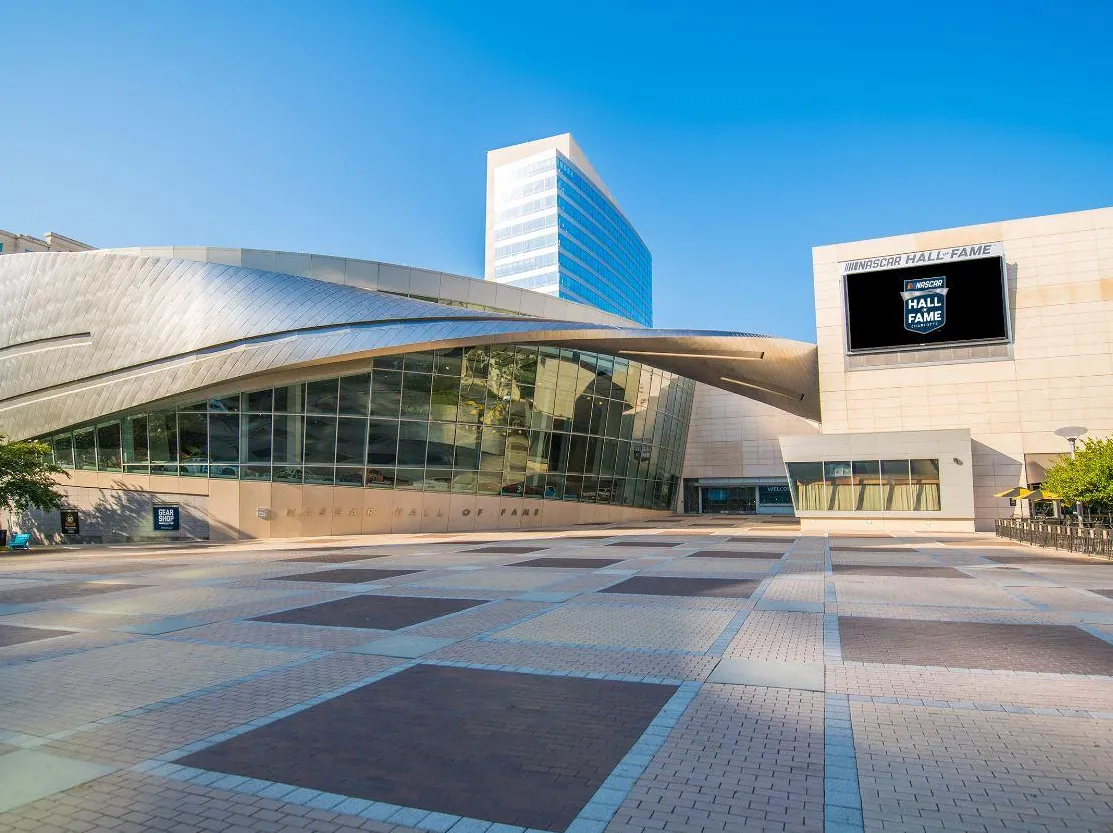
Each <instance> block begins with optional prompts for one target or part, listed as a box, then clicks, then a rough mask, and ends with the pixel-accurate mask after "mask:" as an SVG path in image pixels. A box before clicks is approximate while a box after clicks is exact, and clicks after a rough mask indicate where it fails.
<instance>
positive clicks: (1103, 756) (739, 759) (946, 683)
mask: <svg viewBox="0 0 1113 833" xmlns="http://www.w3.org/2000/svg"><path fill="white" fill-rule="evenodd" d="M695 520H699V519H695ZM695 520H693V519H691V518H680V519H676V520H671V521H669V522H667V523H660V524H654V523H650V524H641V523H631V524H628V525H625V526H623V527H622V528H613V529H606V530H604V532H605V534H607V535H610V536H612V540H619V539H620V538H622V537H624V536H625V537H626V538H630V537H634V538H636V539H638V540H645V541H654V540H656V541H665V540H667V541H673V542H675V543H676V544H677V546H676V547H675V548H672V549H668V548H652V547H645V548H639V547H607V546H602V545H601V544H602V542H600V541H590V540H581V541H577V540H576V539H575V538H560V537H544V536H545V534H544V533H537V532H534V533H528V534H527V533H522V532H509V533H501V532H485V533H476V534H475V535H474V536H473V537H474V538H475V539H476V540H480V539H482V540H495V539H498V540H500V541H505V542H506V543H516V544H519V545H526V546H529V545H539V546H544V547H546V549H545V551H544V552H543V553H542V552H539V553H537V555H544V556H550V557H551V556H559V555H561V554H564V555H576V556H580V557H582V556H586V555H598V556H600V557H606V558H616V557H620V558H622V559H624V560H623V561H622V562H621V563H620V564H615V565H613V566H612V567H610V568H607V569H605V570H587V569H583V570H580V569H577V568H570V569H563V570H544V569H540V568H538V569H530V568H528V567H524V568H523V567H515V568H508V567H503V566H501V565H504V564H507V563H509V562H511V561H518V560H521V559H522V557H521V556H517V555H509V554H484V553H476V552H470V551H469V550H471V549H474V548H475V547H476V546H477V544H476V543H475V541H468V540H458V541H454V542H453V543H451V544H444V543H443V542H442V541H443V540H444V536H417V535H410V536H406V535H393V536H383V537H382V538H381V539H375V541H376V542H379V541H381V542H383V543H385V544H387V545H388V546H385V547H384V546H374V547H369V546H362V547H352V546H350V544H354V543H362V542H365V541H367V540H368V539H352V540H351V541H350V542H340V541H338V542H337V544H336V545H334V546H329V547H314V546H312V545H307V544H306V543H304V542H303V543H299V542H265V543H264V542H252V543H251V544H246V543H245V544H238V545H231V546H221V547H209V548H206V549H204V550H201V551H198V550H194V549H191V548H189V547H179V548H175V549H173V550H160V551H154V550H151V549H150V548H147V549H143V548H131V549H128V548H116V549H111V550H108V549H104V550H97V549H89V550H87V551H82V554H81V556H80V558H78V557H75V556H73V555H71V554H69V553H67V554H66V555H64V556H58V557H55V556H52V555H49V554H43V555H39V556H36V558H35V559H34V560H33V561H32V560H29V559H18V558H17V559H12V560H11V561H10V562H8V563H6V564H5V569H6V572H5V575H4V577H0V586H11V587H17V586H27V585H29V584H31V583H33V582H37V581H44V582H72V581H75V580H89V579H92V577H96V579H97V580H100V581H104V580H105V577H106V576H110V575H111V576H115V575H117V574H118V579H117V580H118V581H121V582H130V583H135V584H145V585H150V586H149V587H146V588H140V589H134V590H130V591H121V592H120V593H119V594H112V595H111V596H106V597H96V596H85V597H80V596H79V597H73V598H70V599H61V600H57V601H50V600H47V601H45V602H43V603H41V604H36V605H33V606H27V605H23V606H15V607H12V606H9V607H8V608H5V609H3V610H0V613H3V614H6V615H2V616H0V625H5V624H10V625H17V626H21V627H42V628H61V629H68V630H75V631H78V633H75V634H73V635H71V636H66V637H59V638H57V639H49V640H42V641H39V642H27V643H22V644H16V645H11V646H8V647H4V648H0V695H2V696H0V796H3V795H4V793H3V787H4V785H3V782H4V780H5V776H4V770H3V767H4V762H5V761H9V763H8V764H7V766H8V768H9V770H12V769H13V764H15V765H18V766H16V767H15V769H16V770H18V772H17V773H16V776H15V777H12V778H9V779H8V780H10V782H11V783H10V784H9V791H16V790H17V789H22V790H23V792H22V795H24V797H25V798H26V799H27V800H26V802H25V803H20V804H19V805H18V806H15V805H13V804H11V803H9V804H3V803H2V802H0V830H5V831H6V830H9V829H10V830H13V831H35V833H38V832H39V831H48V830H66V831H74V833H83V831H92V830H95V831H109V830H111V831H114V833H122V831H136V832H137V833H142V831H167V833H170V832H171V831H173V833H185V831H187V830H188V831H207V830H212V831H221V832H222V833H223V832H224V831H229V832H230V831H237V833H274V832H275V831H278V833H287V832H289V833H292V831H295V830H298V831H303V830H309V831H320V833H328V831H349V830H357V829H359V830H376V831H382V833H386V831H390V830H406V829H411V828H405V827H399V826H397V823H398V822H406V823H408V824H419V825H420V826H421V827H422V828H426V829H429V830H439V829H452V830H454V831H456V833H469V831H471V830H472V829H473V828H474V829H475V830H480V829H483V830H484V833H511V830H510V828H506V827H505V826H504V827H499V826H496V827H493V828H490V829H487V828H488V825H487V823H486V822H479V821H474V820H469V819H457V818H456V817H454V816H450V815H448V814H445V813H430V812H429V810H428V808H404V809H403V810H402V811H398V810H397V809H392V810H391V811H390V813H391V814H392V817H393V818H394V823H392V822H390V821H383V820H382V819H383V818H385V816H383V815H382V808H383V807H384V806H385V805H378V804H375V803H374V802H368V801H364V800H362V799H353V798H351V797H349V796H346V795H334V796H331V797H330V796H328V795H325V794H321V793H317V792H315V791H313V790H308V789H292V788H291V787H290V786H288V785H286V786H282V785H277V786H276V785H271V784H269V783H266V782H260V783H258V784H256V785H255V790H254V794H248V793H249V792H251V790H248V789H246V788H245V787H244V786H243V784H242V783H239V782H240V781H242V779H241V778H239V777H238V776H233V775H226V774H223V773H202V777H201V778H200V780H195V781H190V782H187V781H183V780H168V779H167V778H163V777H159V776H158V775H156V774H154V771H156V770H158V768H159V767H170V769H171V770H173V768H174V767H175V766H176V765H175V764H172V763H170V764H168V763H166V760H172V759H175V758H176V757H177V756H179V755H181V754H184V750H190V749H200V748H206V747H208V746H211V745H213V744H215V743H217V742H219V740H220V739H223V738H226V737H229V736H232V735H238V734H240V733H243V732H245V731H247V730H248V729H250V728H251V727H253V726H257V725H261V724H262V723H265V722H267V721H272V720H274V719H276V716H282V715H285V714H291V713H294V712H298V711H301V710H303V709H305V708H306V707H307V706H309V705H311V704H313V703H317V702H321V701H322V700H324V699H329V698H331V697H334V696H337V695H338V694H340V693H342V692H346V691H350V690H352V689H353V688H355V687H358V686H361V685H366V684H368V683H369V682H370V684H374V683H373V682H371V681H373V680H376V679H379V678H380V677H381V676H382V675H389V674H394V673H396V672H397V671H398V670H399V669H402V668H405V667H409V666H410V665H414V664H420V663H436V664H445V665H455V666H466V667H470V668H475V669H492V670H493V669H500V670H506V671H514V672H516V673H524V674H541V675H555V676H564V675H574V676H587V677H594V678H604V677H605V678H608V679H613V680H622V681H629V682H642V683H658V684H669V685H677V684H681V683H685V682H686V683H687V684H688V686H689V688H688V691H690V692H691V694H692V695H693V696H694V699H692V700H691V701H690V702H689V701H688V700H687V699H684V702H683V704H682V705H680V706H677V707H675V708H674V711H673V713H672V714H671V715H670V716H669V720H668V721H665V722H666V723H667V724H668V726H672V720H674V719H675V720H676V721H677V722H676V723H675V727H674V728H671V729H669V728H668V726H664V727H663V728H660V729H659V730H657V733H656V734H654V733H653V732H649V733H648V734H647V736H646V737H644V738H643V741H644V742H643V744H642V746H639V747H638V748H639V749H645V750H647V751H644V752H642V753H638V754H633V755H632V756H631V757H630V758H629V759H628V760H626V761H625V762H624V763H623V764H622V765H621V766H620V767H619V768H617V769H616V770H614V772H612V774H611V777H610V778H609V779H608V780H607V782H606V786H605V787H604V788H601V789H600V792H599V793H598V795H597V796H596V798H595V799H593V800H592V801H591V802H590V803H589V805H587V806H586V807H585V809H584V811H583V814H582V815H581V817H580V818H578V819H577V821H575V822H574V823H573V824H572V825H571V826H570V827H569V829H568V833H600V831H602V830H603V829H604V828H605V829H607V830H608V831H611V833H618V831H622V833H633V831H635V830H637V831H645V830H664V831H678V832H679V831H683V833H714V831H735V830H743V829H745V830H750V829H754V830H776V831H782V833H783V831H805V830H807V831H820V830H826V833H849V831H862V830H863V826H864V830H865V831H869V833H879V831H894V832H895V831H910V832H912V831H914V832H915V833H929V831H930V833H938V831H941V830H943V831H949V830H958V831H979V833H987V831H1006V830H1007V831H1014V830H1017V831H1028V830H1032V831H1037V830H1038V831H1041V833H1047V831H1057V830H1079V831H1098V830H1101V831H1106V833H1109V831H1110V830H1113V827H1109V824H1110V821H1111V820H1113V804H1111V801H1113V783H1111V782H1113V775H1111V774H1110V773H1113V754H1111V753H1110V749H1113V736H1111V734H1110V732H1111V731H1113V675H1111V676H1080V675H1064V674H1045V673H1031V672H1017V671H1007V670H1006V671H980V670H970V669H948V668H927V667H917V666H909V665H896V664H893V665H880V664H863V663H855V662H844V661H842V660H841V658H840V651H839V645H838V642H839V634H838V628H837V616H847V615H855V616H870V617H877V618H883V619H902V620H913V621H917V620H922V621H937V620H942V621H954V622H964V621H966V622H997V623H1023V624H1058V625H1064V624H1066V625H1079V626H1085V627H1086V628H1087V629H1088V630H1089V632H1090V633H1092V634H1095V635H1100V636H1102V637H1103V638H1105V639H1107V641H1113V600H1109V599H1106V598H1104V597H1102V596H1099V595H1097V594H1094V593H1090V592H1087V589H1090V588H1097V589H1101V588H1110V587H1113V578H1111V576H1113V568H1110V567H1104V566H1090V565H1086V564H1069V563H1064V564H1051V565H1022V564H1015V565H996V566H995V565H993V564H991V563H990V562H988V561H987V560H986V559H985V558H984V557H983V556H985V555H991V554H994V553H1006V552H1008V553H1026V554H1034V553H1035V552H1037V551H1034V550H1030V549H1023V548H1018V547H1012V548H1005V549H999V550H993V549H991V548H988V547H982V546H966V545H963V546H957V545H956V546H944V545H938V544H936V543H934V540H933V539H932V540H929V539H919V538H916V537H915V536H908V538H909V541H908V542H907V543H908V544H910V547H909V548H907V549H904V550H900V551H897V550H895V549H894V547H896V546H898V545H899V544H901V543H902V540H901V539H896V538H891V537H866V538H860V539H859V540H857V541H855V540H853V539H849V538H840V539H837V540H834V539H832V541H830V542H829V541H828V539H827V538H826V537H825V536H816V535H809V536H799V537H796V536H794V535H789V534H785V535H784V540H783V541H777V542H774V543H771V544H767V545H763V544H761V543H760V542H755V543H753V544H751V543H749V542H729V541H727V538H728V537H730V536H731V535H757V534H760V535H765V534H768V533H769V529H768V528H765V529H763V528H762V524H760V523H758V522H756V521H755V522H751V521H747V523H746V524H745V525H746V526H752V527H753V529H751V530H748V531H743V530H742V529H740V528H733V529H732V528H729V527H724V528H723V529H721V530H719V529H715V530H713V531H712V530H711V529H707V528H701V529H695V528H693V527H692V524H693V523H694V522H695ZM704 522H706V520H705V521H704ZM657 527H659V529H658V528H657ZM794 538H795V543H793V539H794ZM829 543H835V544H837V545H839V546H861V547H869V548H870V549H867V550H859V551H836V552H834V553H830V550H829V549H828V544H829ZM763 546H766V547H768V549H769V552H770V554H771V555H780V553H781V552H784V551H785V550H787V553H786V554H785V556H784V558H783V559H781V560H780V561H772V560H762V559H733V560H729V559H710V558H688V557H686V556H687V555H688V554H689V553H691V552H693V551H695V550H708V549H715V548H722V549H724V550H747V551H754V550H755V549H761V548H762V547H763ZM774 551H775V552H774ZM329 552H337V553H341V552H358V553H360V554H365V555H367V556H368V557H369V558H370V557H371V556H372V555H380V554H382V553H384V552H385V553H388V555H387V557H385V558H375V559H374V560H373V561H367V562H364V566H368V567H376V568H394V567H397V568H401V569H420V568H426V569H428V570H430V572H425V573H422V574H420V575H419V574H415V575H413V576H404V577H401V578H400V579H399V580H398V582H397V584H392V585H389V586H388V585H387V584H379V585H375V586H373V587H363V588H358V589H357V588H353V587H334V588H321V587H311V586H304V587H302V586H298V585H297V584H295V583H283V584H279V585H277V586H276V583H275V582H268V581H267V579H269V578H272V577H274V576H281V575H292V574H296V573H299V572H303V571H304V572H316V571H318V570H321V569H326V568H332V567H334V566H335V565H322V564H314V563H310V562H290V561H288V560H285V559H289V558H292V557H294V556H295V555H306V554H311V555H312V554H322V553H329ZM825 559H828V560H827V561H826V562H825ZM830 562H834V563H835V564H875V565H918V566H940V567H941V566H955V567H959V568H963V569H965V570H966V571H967V572H968V574H969V575H970V576H971V578H970V579H962V580H956V579H933V578H908V577H894V576H870V575H864V574H862V575H841V576H839V575H836V576H832V575H831V573H830V568H829V567H828V566H825V565H826V564H829V563H830ZM136 567H139V568H140V569H138V570H135V569H134V568H136ZM1012 567H1015V568H1016V569H1010V568H1012ZM81 570H86V571H87V575H85V579H82V576H83V575H84V574H82V572H81ZM630 575H656V576H661V575H676V576H700V577H708V578H712V577H719V578H743V577H750V578H755V579H759V580H762V584H761V586H760V588H759V589H758V590H757V591H756V592H755V593H754V598H753V599H751V600H747V599H719V598H690V597H654V596H636V595H619V594H607V593H599V592H597V591H599V590H603V589H605V588H606V587H607V586H609V585H610V584H613V583H615V582H617V581H620V580H621V579H622V578H624V577H627V576H630ZM75 577H76V578H75ZM364 592H370V593H371V594H372V595H399V596H409V597H457V598H469V599H477V600H484V601H487V603H486V604H483V605H481V606H478V607H475V608H472V609H470V610H467V611H464V612H462V613H459V614H455V615H452V616H448V617H444V618H441V619H436V620H433V621H429V622H425V623H421V624H417V625H414V626H412V627H409V628H406V629H404V630H403V631H401V632H398V633H387V632H383V631H378V632H376V631H366V630H364V631H360V630H357V629H353V628H324V627H311V626H299V625H277V624H272V623H265V622H254V621H246V620H247V619H248V618H249V617H251V616H255V615H259V614H263V613H269V612H273V611H277V610H284V609H288V608H293V607H300V606H305V605H310V604H316V603H320V602H323V601H327V600H330V599H336V598H343V597H344V596H346V595H350V594H355V593H364ZM507 596H509V597H510V598H503V597H507ZM825 614H826V615H825ZM825 624H826V625H827V628H826V630H825V627H824V625H825ZM377 637H378V638H377ZM825 638H826V643H827V644H826V646H825ZM825 647H826V648H827V651H826V662H824V658H825V650H824V649H825ZM887 661H892V660H887ZM720 680H721V681H723V682H719V681H720ZM21 755H22V756H23V757H22V758H20V757H19V756H21ZM33 756H38V757H33ZM47 759H49V760H50V761H53V762H55V763H54V765H53V767H54V768H53V770H52V772H51V774H48V776H46V777H39V775H37V774H36V775H35V777H34V779H32V780H34V781H35V783H36V784H38V783H41V786H40V787H39V789H41V790H43V793H42V796H41V797H39V798H37V799H36V797H35V793H34V792H33V791H28V790H26V789H23V788H17V786H16V783H17V781H18V779H19V778H23V779H24V781H26V780H28V779H27V777H26V776H27V774H35V773H41V772H42V771H43V770H42V769H41V767H40V768H38V769H36V765H35V763H34V761H35V760H38V761H40V762H41V761H43V760H47ZM160 759H161V760H160ZM20 761H24V762H25V763H24V764H20ZM116 767H134V770H119V771H117V770H116V769H115V768H116ZM52 779H53V780H52ZM67 779H70V780H67ZM86 779H91V780H86ZM216 782H220V783H221V784H223V785H225V786H228V787H229V789H236V790H237V791H235V792H230V791H228V790H222V789H218V788H216V787H214V786H213V785H214V784H215V783H216ZM237 784H238V786H237ZM338 789H341V790H342V787H338ZM268 796H271V797H268ZM4 807H8V808H9V809H7V810H6V811H5V810H4V809H3V808H4ZM345 808H346V809H348V810H353V811H358V812H359V813H360V815H356V814H355V813H354V812H353V813H345V812H342V811H343V810H344V809H345ZM376 813H379V816H378V817H376V816H375V814H376ZM825 814H826V815H825ZM453 825H455V827H453ZM516 833H525V831H521V830H518V831H516Z"/></svg>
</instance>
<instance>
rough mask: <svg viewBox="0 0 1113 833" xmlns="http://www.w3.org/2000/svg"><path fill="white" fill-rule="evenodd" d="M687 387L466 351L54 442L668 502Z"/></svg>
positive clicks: (219, 461)
mask: <svg viewBox="0 0 1113 833" xmlns="http://www.w3.org/2000/svg"><path fill="white" fill-rule="evenodd" d="M692 392H693V383H692V382H691V381H690V380H688V379H685V378H683V377H678V376H676V375H674V374H671V373H666V372H664V371H661V370H656V369H654V368H650V367H647V366H645V365H641V364H639V363H637V362H630V361H627V360H625V359H622V358H616V357H612V356H604V355H599V354H595V353H584V352H580V351H574V350H565V349H560V348H555V347H540V348H538V347H473V348H466V349H456V350H441V351H436V352H420V353H407V354H403V355H396V356H386V357H381V358H377V359H375V360H374V361H373V362H372V363H371V365H370V367H369V369H368V370H366V371H364V372H361V373H354V374H350V375H346V376H342V377H335V376H334V377H329V378H326V379H307V380H305V381H301V382H296V383H293V384H288V385H284V386H281V387H272V388H262V389H258V390H249V391H244V392H242V393H238V394H234V395H230V396H224V397H221V398H218V399H204V400H197V401H195V402H187V403H185V404H183V405H181V406H179V407H176V408H173V409H163V410H160V411H148V412H142V413H134V414H127V415H125V416H123V417H121V418H119V419H116V420H102V421H100V422H98V423H97V424H95V425H88V426H77V427H75V428H74V429H72V430H68V431H63V432H60V433H58V434H56V435H54V436H53V437H50V438H49V439H50V441H51V442H52V443H53V448H54V457H55V460H56V461H57V462H58V464H59V465H61V466H63V467H65V468H79V469H91V470H102V471H121V470H122V471H125V472H130V473H144V474H146V473H150V474H159V475H177V476H181V477H210V478H221V479H242V480H264V481H266V480H271V481H277V482H283V483H308V484H321V485H337V486H354V487H360V486H362V487H367V488H383V489H391V488H393V489H413V490H424V491H432V492H458V493H477V494H485V495H500V494H501V495H517V496H523V497H533V498H545V499H550V500H572V501H586V502H592V503H609V504H618V505H624V506H637V507H646V508H654V509H668V508H671V507H672V506H674V504H675V500H676V496H677V489H678V484H679V475H680V471H681V468H682V465H683V456H684V446H685V442H686V440H687V431H688V422H689V417H690V416H691V408H692Z"/></svg>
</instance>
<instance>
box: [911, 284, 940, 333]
mask: <svg viewBox="0 0 1113 833" xmlns="http://www.w3.org/2000/svg"><path fill="white" fill-rule="evenodd" d="M900 297H901V298H902V299H904V329H906V330H908V331H909V332H912V333H933V332H935V331H936V330H938V329H939V328H940V327H942V326H943V325H944V324H946V323H947V279H946V278H945V277H943V278H917V279H915V280H906V281H905V282H904V292H902V293H900Z"/></svg>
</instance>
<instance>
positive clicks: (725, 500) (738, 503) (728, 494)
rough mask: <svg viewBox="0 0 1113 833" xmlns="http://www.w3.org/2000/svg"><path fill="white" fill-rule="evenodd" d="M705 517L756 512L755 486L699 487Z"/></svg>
mask: <svg viewBox="0 0 1113 833" xmlns="http://www.w3.org/2000/svg"><path fill="white" fill-rule="evenodd" d="M700 488H701V490H702V491H703V495H702V497H703V501H702V510H703V514H705V515H737V514H741V513H745V512H750V513H753V512H756V511H757V487H755V486H701V487H700Z"/></svg>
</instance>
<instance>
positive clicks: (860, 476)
mask: <svg viewBox="0 0 1113 833" xmlns="http://www.w3.org/2000/svg"><path fill="white" fill-rule="evenodd" d="M853 469H854V492H855V495H854V508H855V509H856V510H858V511H859V512H879V511H881V506H882V493H881V461H880V460H855V461H854V463H853Z"/></svg>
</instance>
